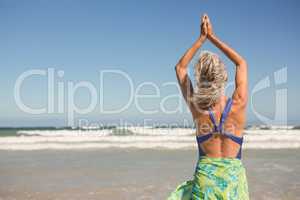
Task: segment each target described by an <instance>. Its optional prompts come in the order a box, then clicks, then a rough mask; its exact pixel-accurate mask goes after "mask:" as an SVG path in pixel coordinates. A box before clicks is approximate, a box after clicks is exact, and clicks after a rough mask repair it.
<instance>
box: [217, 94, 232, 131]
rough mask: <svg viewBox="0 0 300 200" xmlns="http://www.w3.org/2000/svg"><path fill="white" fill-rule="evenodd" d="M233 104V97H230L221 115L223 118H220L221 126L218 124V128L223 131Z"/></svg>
mask: <svg viewBox="0 0 300 200" xmlns="http://www.w3.org/2000/svg"><path fill="white" fill-rule="evenodd" d="M231 106H232V99H231V98H228V100H227V102H226V105H225V108H224V110H223V113H222V115H221V119H220V123H219V126H218V130H219V131H220V132H221V133H222V130H223V124H224V122H225V120H226V118H227V116H228V114H229V112H230V110H231Z"/></svg>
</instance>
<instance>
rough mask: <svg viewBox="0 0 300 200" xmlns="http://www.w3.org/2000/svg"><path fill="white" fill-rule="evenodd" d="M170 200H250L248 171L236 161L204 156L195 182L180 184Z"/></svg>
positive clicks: (199, 162)
mask: <svg viewBox="0 0 300 200" xmlns="http://www.w3.org/2000/svg"><path fill="white" fill-rule="evenodd" d="M167 200H249V194H248V185H247V178H246V173H245V168H244V167H243V164H242V162H241V160H239V159H236V158H209V157H206V156H202V157H200V159H199V161H198V163H197V167H196V171H195V174H194V179H193V180H190V181H186V182H184V183H182V184H180V185H179V186H178V187H177V188H176V190H175V191H174V192H172V193H171V195H170V196H169V198H168V199H167Z"/></svg>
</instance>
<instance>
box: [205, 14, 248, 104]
mask: <svg viewBox="0 0 300 200" xmlns="http://www.w3.org/2000/svg"><path fill="white" fill-rule="evenodd" d="M207 24H208V25H207V37H208V39H209V40H210V41H211V42H212V43H213V44H214V45H215V46H216V47H218V48H219V49H220V50H221V51H222V52H223V53H224V54H225V55H226V56H227V57H228V58H229V59H230V60H231V61H232V62H234V63H235V65H236V74H235V90H234V93H233V100H235V102H237V104H238V105H239V106H241V107H245V106H246V105H247V99H248V80H247V76H248V75H247V63H246V60H245V59H244V58H243V57H242V56H240V55H239V54H238V53H237V52H236V51H235V50H233V49H232V48H231V47H229V46H228V45H227V44H225V43H224V42H222V41H221V40H220V39H219V38H218V37H217V36H216V35H215V34H214V33H213V31H212V25H211V23H210V21H209V18H208V17H207Z"/></svg>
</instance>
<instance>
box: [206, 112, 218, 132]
mask: <svg viewBox="0 0 300 200" xmlns="http://www.w3.org/2000/svg"><path fill="white" fill-rule="evenodd" d="M208 112H209V118H210V121H211V122H212V123H213V125H214V131H215V132H219V129H218V128H219V126H218V125H217V121H216V118H215V116H214V113H213V111H212V110H211V109H210V108H209V110H208Z"/></svg>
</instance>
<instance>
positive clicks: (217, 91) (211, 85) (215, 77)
mask: <svg viewBox="0 0 300 200" xmlns="http://www.w3.org/2000/svg"><path fill="white" fill-rule="evenodd" d="M195 79H196V87H195V91H194V94H193V97H192V100H193V103H194V104H196V105H197V106H198V107H199V108H200V109H203V110H207V109H208V108H210V107H212V106H213V105H214V104H215V103H216V102H217V101H218V100H219V98H220V97H221V95H222V92H223V90H224V87H225V85H226V82H227V71H226V69H225V65H224V63H223V62H222V61H221V59H220V58H219V56H218V55H216V54H214V53H212V52H209V51H203V52H201V53H200V57H199V59H198V61H197V63H196V65H195Z"/></svg>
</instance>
